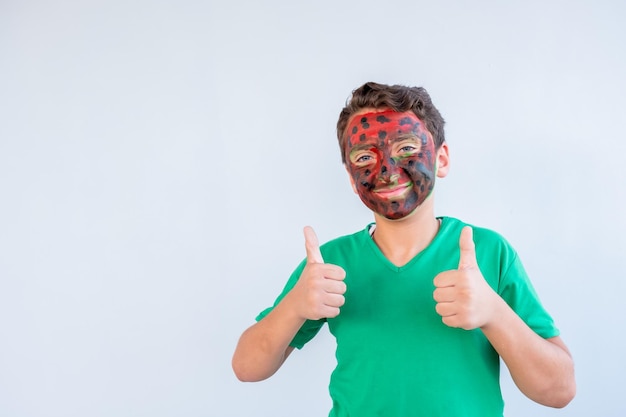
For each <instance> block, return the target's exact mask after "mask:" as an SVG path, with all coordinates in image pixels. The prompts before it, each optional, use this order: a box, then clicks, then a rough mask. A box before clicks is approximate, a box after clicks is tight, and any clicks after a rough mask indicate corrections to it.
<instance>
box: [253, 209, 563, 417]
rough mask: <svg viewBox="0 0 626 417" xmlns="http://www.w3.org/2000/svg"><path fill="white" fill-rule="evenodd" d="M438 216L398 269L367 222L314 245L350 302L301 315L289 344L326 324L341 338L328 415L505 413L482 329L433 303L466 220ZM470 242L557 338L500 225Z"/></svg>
mask: <svg viewBox="0 0 626 417" xmlns="http://www.w3.org/2000/svg"><path fill="white" fill-rule="evenodd" d="M441 219H442V224H441V228H440V231H439V233H438V234H437V236H436V237H435V239H434V240H433V241H432V242H431V244H430V245H429V246H428V247H427V248H426V249H424V250H423V251H422V252H421V253H419V254H418V255H417V256H416V257H415V258H413V259H412V260H411V261H410V262H409V263H407V264H406V265H404V266H402V267H397V266H395V265H393V264H392V263H391V262H389V260H387V259H386V258H385V256H384V255H383V254H382V252H381V251H380V249H379V248H378V247H377V246H376V244H375V243H374V241H373V240H372V238H371V237H370V235H369V232H368V229H369V226H368V228H366V229H365V230H362V231H360V232H358V233H355V234H353V235H350V236H344V237H341V238H338V239H335V240H333V241H331V242H328V243H327V244H325V245H323V246H322V247H321V248H320V249H321V252H322V256H323V257H324V261H325V262H327V263H332V264H336V265H340V266H341V267H343V268H344V269H345V270H346V279H345V283H346V285H347V292H346V294H345V297H346V302H345V305H344V306H343V307H342V308H341V313H340V314H339V316H337V317H336V318H333V319H328V320H319V321H311V320H310V321H307V322H306V323H305V324H304V325H303V327H302V328H301V329H300V331H299V332H298V334H297V335H296V336H295V337H294V339H293V341H292V343H291V345H292V346H294V347H297V348H299V349H300V348H302V346H304V344H306V343H307V342H308V341H309V340H311V339H312V338H313V337H314V336H315V335H316V334H317V332H318V331H319V329H320V328H321V326H322V325H323V324H324V322H325V321H327V322H328V325H329V329H330V332H331V333H332V334H333V335H334V336H335V337H336V340H337V351H336V356H337V367H336V368H335V370H334V372H333V374H332V376H331V381H330V386H329V390H330V395H331V397H332V400H333V409H332V411H331V412H330V416H331V417H344V416H356V417H369V416H385V417H395V416H398V417H400V416H402V417H410V416H428V417H434V416H446V417H450V416H454V417H461V416H468V417H469V416H476V417H490V416H502V414H503V408H504V403H503V400H502V395H501V392H500V383H499V376H500V375H499V373H500V369H499V366H500V361H499V357H498V354H497V353H496V352H495V350H494V349H493V348H492V346H491V345H490V343H489V341H488V340H487V338H486V337H485V336H484V335H483V333H482V331H480V330H478V329H477V330H472V331H466V330H462V329H456V328H450V327H447V326H446V325H444V324H443V323H442V321H441V317H440V316H439V315H438V314H437V313H436V311H435V301H434V299H433V291H434V284H433V279H434V278H435V276H436V275H437V274H438V273H439V272H442V271H445V270H449V269H455V268H457V267H458V262H459V244H458V242H459V236H460V233H461V229H462V227H463V226H464V225H465V224H464V223H462V222H461V221H459V220H457V219H453V218H449V217H443V218H441ZM474 242H475V244H476V257H477V260H478V265H479V267H480V270H481V272H482V273H483V276H484V277H485V279H486V280H487V281H488V282H489V285H491V287H492V288H493V289H494V290H496V291H497V292H498V294H500V296H502V298H503V299H504V300H506V302H507V303H508V304H509V305H510V306H511V307H512V308H513V310H515V312H516V313H517V314H518V315H519V316H520V317H521V318H522V319H523V320H524V321H525V322H526V323H527V324H528V325H529V326H530V327H531V328H532V329H533V330H534V331H535V332H536V333H537V334H539V335H540V336H542V337H544V338H549V337H554V336H557V335H558V334H559V332H558V330H557V329H556V328H555V326H554V323H553V321H552V318H551V317H550V316H549V315H548V313H547V312H546V311H545V310H544V309H543V307H542V306H541V304H540V302H539V299H538V298H537V295H536V293H535V291H534V289H533V288H532V285H531V283H530V281H529V280H528V277H527V275H526V273H525V271H524V268H523V266H522V264H521V262H520V260H519V258H518V256H517V254H516V252H515V251H514V250H513V248H512V247H511V246H510V245H509V244H508V243H507V242H506V241H505V240H504V239H503V238H502V237H501V236H500V235H498V234H497V233H495V232H493V231H490V230H487V229H482V228H476V227H475V228H474ZM304 265H305V263H304V262H303V263H301V264H300V266H299V267H298V268H297V269H296V271H295V272H294V273H293V275H292V276H291V278H290V280H289V281H288V283H287V285H286V287H285V289H284V290H283V292H282V294H281V295H280V296H279V297H278V299H277V300H276V303H278V302H279V301H280V300H281V299H282V297H283V296H284V295H285V294H286V293H287V292H288V291H289V290H290V289H291V288H292V287H293V285H294V284H295V282H296V281H297V279H298V277H299V276H300V274H301V272H302V269H303V268H304ZM275 305H276V304H275ZM270 310H271V308H269V309H266V310H265V311H263V312H262V313H261V314H260V315H259V316H258V317H257V320H260V319H262V318H263V317H264V316H265V315H266V314H267V313H268V312H269V311H270Z"/></svg>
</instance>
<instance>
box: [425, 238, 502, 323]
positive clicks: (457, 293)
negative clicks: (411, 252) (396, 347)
mask: <svg viewBox="0 0 626 417" xmlns="http://www.w3.org/2000/svg"><path fill="white" fill-rule="evenodd" d="M459 248H460V250H461V257H460V259H459V267H458V269H453V270H450V271H444V272H441V273H440V274H438V275H437V276H436V277H435V280H434V284H435V292H434V293H433V297H434V299H435V301H436V302H437V305H436V307H435V310H436V311H437V313H438V314H439V315H440V316H441V317H442V321H443V323H444V324H446V325H447V326H450V327H460V328H462V329H465V330H471V329H476V328H479V327H483V326H485V325H487V324H488V323H489V322H490V321H491V320H492V319H493V317H494V311H495V307H496V303H497V300H498V298H499V296H498V294H497V293H496V292H495V291H493V289H492V288H491V287H490V286H489V284H488V283H487V281H485V278H484V277H483V275H482V273H481V272H480V269H479V268H478V262H477V261H476V249H475V247H474V239H473V230H472V228H471V227H469V226H465V227H464V228H463V230H461V237H460V238H459Z"/></svg>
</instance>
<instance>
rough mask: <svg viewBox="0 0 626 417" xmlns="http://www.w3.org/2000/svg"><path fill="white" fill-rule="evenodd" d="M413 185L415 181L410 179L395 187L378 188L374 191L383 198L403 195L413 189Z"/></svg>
mask: <svg viewBox="0 0 626 417" xmlns="http://www.w3.org/2000/svg"><path fill="white" fill-rule="evenodd" d="M412 186H413V183H412V182H411V181H409V182H406V183H404V184H400V185H395V186H393V187H385V188H377V189H375V190H374V193H376V194H377V195H379V196H381V197H383V198H395V197H402V196H403V195H404V194H406V193H407V192H408V191H409V190H410V189H411V187H412Z"/></svg>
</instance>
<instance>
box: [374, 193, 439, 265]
mask: <svg viewBox="0 0 626 417" xmlns="http://www.w3.org/2000/svg"><path fill="white" fill-rule="evenodd" d="M431 197H432V196H431ZM374 217H375V218H376V230H375V232H374V236H373V238H374V242H376V245H378V247H379V248H380V250H381V252H382V253H383V254H384V255H385V257H386V258H387V259H388V260H389V261H391V262H392V263H393V264H394V265H396V266H402V265H405V264H406V263H408V262H409V261H410V260H411V259H413V258H414V257H415V256H416V255H417V254H418V253H420V252H421V251H423V250H424V249H425V248H426V247H427V246H428V245H429V244H430V242H432V240H433V239H434V238H435V236H436V235H437V232H438V231H439V220H437V219H436V218H435V215H434V210H433V205H432V199H431V198H428V199H427V200H426V201H424V203H422V205H421V206H420V207H418V208H417V209H416V210H415V211H414V212H413V213H411V214H410V215H409V216H407V217H405V218H402V219H399V220H389V219H387V218H385V217H382V216H380V215H378V214H374Z"/></svg>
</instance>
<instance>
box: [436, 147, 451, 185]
mask: <svg viewBox="0 0 626 417" xmlns="http://www.w3.org/2000/svg"><path fill="white" fill-rule="evenodd" d="M449 170H450V154H449V150H448V144H447V143H446V142H444V143H443V144H442V145H441V146H440V147H439V150H438V151H437V177H439V178H444V177H445V176H446V175H448V171H449Z"/></svg>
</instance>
